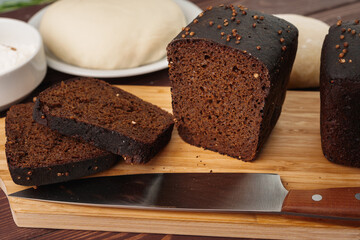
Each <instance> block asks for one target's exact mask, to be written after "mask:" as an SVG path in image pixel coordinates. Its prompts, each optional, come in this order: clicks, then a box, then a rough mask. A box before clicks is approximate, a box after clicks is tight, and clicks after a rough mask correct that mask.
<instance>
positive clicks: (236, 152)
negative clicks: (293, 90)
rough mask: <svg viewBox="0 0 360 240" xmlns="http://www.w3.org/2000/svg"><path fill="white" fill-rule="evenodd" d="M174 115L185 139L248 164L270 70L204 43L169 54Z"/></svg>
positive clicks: (183, 44)
mask: <svg viewBox="0 0 360 240" xmlns="http://www.w3.org/2000/svg"><path fill="white" fill-rule="evenodd" d="M168 58H169V63H170V70H169V74H170V78H171V84H172V98H173V102H172V104H173V113H174V116H175V118H176V120H177V127H178V130H179V134H180V135H181V137H182V138H183V139H184V140H185V141H187V142H189V143H191V144H194V145H196V146H201V147H204V148H206V149H211V150H214V151H217V152H220V153H222V154H226V155H230V156H232V157H236V158H239V159H242V160H245V161H249V160H253V159H254V158H255V155H256V151H257V147H258V141H259V134H260V125H261V123H262V116H263V108H264V105H265V97H266V96H267V94H268V91H269V87H270V81H269V77H268V70H267V68H266V67H265V66H264V64H262V63H261V62H260V61H258V60H257V59H255V58H253V57H251V56H250V55H248V54H244V53H243V52H241V51H240V50H236V49H233V48H230V47H226V46H223V45H219V44H217V43H213V42H210V41H206V40H192V41H190V40H184V41H177V42H175V43H173V44H172V45H171V46H169V48H168Z"/></svg>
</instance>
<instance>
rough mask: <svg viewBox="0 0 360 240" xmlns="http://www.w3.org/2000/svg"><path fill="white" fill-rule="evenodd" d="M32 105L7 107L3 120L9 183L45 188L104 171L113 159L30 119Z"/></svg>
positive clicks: (107, 154)
mask: <svg viewBox="0 0 360 240" xmlns="http://www.w3.org/2000/svg"><path fill="white" fill-rule="evenodd" d="M33 107H34V103H27V104H19V105H15V106H13V107H11V108H10V110H9V111H8V113H7V117H6V120H5V129H6V136H7V142H6V145H5V149H6V158H7V162H8V166H9V171H10V174H11V177H12V179H13V181H14V182H15V183H16V184H19V185H26V186H31V185H36V186H38V185H45V184H50V183H56V182H63V181H68V180H71V179H76V178H80V177H83V176H87V175H90V174H93V173H97V172H100V171H103V170H106V169H108V168H110V167H111V166H113V165H114V164H115V163H116V162H117V158H118V157H117V156H116V155H114V154H111V153H109V152H105V151H103V150H100V149H98V148H96V147H94V146H92V145H90V144H88V143H84V142H81V141H79V140H76V139H73V138H70V137H67V136H63V135H61V134H59V133H57V132H55V131H51V130H50V129H49V128H47V127H45V126H42V125H40V124H37V123H36V122H34V121H33V119H32V113H33Z"/></svg>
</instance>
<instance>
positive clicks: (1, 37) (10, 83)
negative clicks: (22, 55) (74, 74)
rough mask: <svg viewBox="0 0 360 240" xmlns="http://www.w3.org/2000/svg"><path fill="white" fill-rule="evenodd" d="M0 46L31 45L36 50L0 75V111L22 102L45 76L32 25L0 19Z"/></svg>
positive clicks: (40, 44)
mask: <svg viewBox="0 0 360 240" xmlns="http://www.w3.org/2000/svg"><path fill="white" fill-rule="evenodd" d="M0 44H2V45H6V46H14V45H15V46H16V45H30V46H33V47H34V48H35V51H34V52H33V53H32V54H31V55H29V56H28V57H27V58H26V60H25V61H23V62H22V63H20V64H19V65H17V66H14V67H11V68H9V69H8V70H6V71H5V72H3V71H1V72H0V111H2V110H5V109H7V108H8V107H10V106H11V105H12V104H14V103H16V102H19V101H21V100H22V99H23V98H25V97H26V96H27V95H28V94H30V93H31V92H32V91H33V90H34V89H35V88H36V87H37V86H39V84H40V83H41V82H42V80H43V79H44V77H45V74H46V68H47V67H46V58H45V53H44V47H43V42H42V39H41V36H40V34H39V32H38V31H37V30H36V29H35V28H34V27H32V26H31V25H29V24H27V23H25V22H22V21H19V20H15V19H10V18H0Z"/></svg>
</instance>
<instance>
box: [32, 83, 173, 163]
mask: <svg viewBox="0 0 360 240" xmlns="http://www.w3.org/2000/svg"><path fill="white" fill-rule="evenodd" d="M33 117H34V119H35V121H36V122H38V123H40V124H43V125H46V126H48V127H50V128H51V129H53V130H57V131H58V132H60V133H62V134H64V135H67V136H73V137H78V138H81V139H83V140H84V141H87V142H90V143H92V144H94V145H95V146H97V147H99V148H102V149H104V150H107V151H110V152H112V153H115V154H118V155H121V156H122V157H123V158H124V160H125V161H126V162H128V163H134V164H137V163H145V162H147V161H149V160H150V159H151V158H152V157H154V156H155V155H156V153H158V152H159V151H160V150H161V149H162V148H163V147H165V146H166V144H167V143H168V142H169V141H170V138H171V133H172V129H173V126H174V121H173V117H172V115H171V114H170V113H168V112H166V111H164V110H162V109H161V108H159V107H157V106H155V105H153V104H151V103H148V102H145V101H143V100H142V99H140V98H138V97H136V96H134V95H132V94H130V93H128V92H125V91H123V90H121V89H119V88H117V87H113V86H111V85H110V84H108V83H106V82H104V81H101V80H97V79H93V78H74V79H70V80H67V81H64V82H61V83H59V84H57V85H54V86H53V87H50V88H48V89H47V90H45V91H43V92H42V93H40V94H39V96H38V98H37V100H36V103H35V108H34V115H33Z"/></svg>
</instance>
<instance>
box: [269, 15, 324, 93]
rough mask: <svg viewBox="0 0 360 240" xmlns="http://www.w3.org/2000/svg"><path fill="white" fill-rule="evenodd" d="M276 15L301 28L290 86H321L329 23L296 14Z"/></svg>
mask: <svg viewBox="0 0 360 240" xmlns="http://www.w3.org/2000/svg"><path fill="white" fill-rule="evenodd" d="M275 16H277V17H279V18H283V19H285V20H286V21H288V22H290V23H292V24H294V25H295V26H296V27H297V28H298V30H299V43H298V49H297V53H296V58H295V62H294V66H293V69H292V72H291V75H290V82H289V85H288V88H312V87H319V79H320V58H321V48H322V45H323V42H324V38H325V36H326V34H327V33H328V30H329V25H327V24H326V23H324V22H322V21H320V20H317V19H314V18H310V17H304V16H301V15H296V14H277V15H275Z"/></svg>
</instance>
